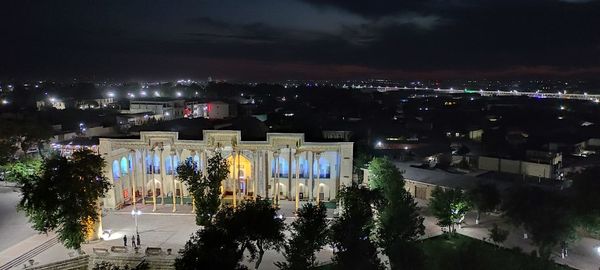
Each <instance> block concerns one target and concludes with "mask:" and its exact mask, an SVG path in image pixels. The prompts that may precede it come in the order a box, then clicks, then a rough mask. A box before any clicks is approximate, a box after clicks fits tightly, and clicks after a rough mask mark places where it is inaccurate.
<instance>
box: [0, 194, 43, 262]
mask: <svg viewBox="0 0 600 270" xmlns="http://www.w3.org/2000/svg"><path fill="white" fill-rule="evenodd" d="M19 199H20V197H19V193H18V191H17V189H16V188H13V187H1V186H0V252H1V251H3V250H5V249H7V248H9V247H11V246H13V245H15V244H17V243H19V242H21V241H23V240H25V239H27V238H29V237H31V236H33V235H35V234H37V233H36V232H35V231H34V230H33V229H32V228H31V226H30V225H29V222H28V221H27V218H26V217H25V215H24V214H23V213H21V212H17V208H16V206H17V204H18V203H19Z"/></svg>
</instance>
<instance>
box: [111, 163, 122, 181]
mask: <svg viewBox="0 0 600 270" xmlns="http://www.w3.org/2000/svg"><path fill="white" fill-rule="evenodd" d="M112 173H113V179H114V180H115V181H116V180H119V177H120V176H121V168H119V162H118V161H116V160H115V161H113V164H112Z"/></svg>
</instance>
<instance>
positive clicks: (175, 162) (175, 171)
mask: <svg viewBox="0 0 600 270" xmlns="http://www.w3.org/2000/svg"><path fill="white" fill-rule="evenodd" d="M173 164H175V167H174V168H173V174H177V167H179V157H178V156H177V155H175V156H173Z"/></svg>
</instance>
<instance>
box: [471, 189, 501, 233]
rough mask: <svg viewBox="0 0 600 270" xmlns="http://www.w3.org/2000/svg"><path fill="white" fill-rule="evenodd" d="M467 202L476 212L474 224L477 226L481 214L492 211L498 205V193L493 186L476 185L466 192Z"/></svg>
mask: <svg viewBox="0 0 600 270" xmlns="http://www.w3.org/2000/svg"><path fill="white" fill-rule="evenodd" d="M467 195H468V197H469V200H470V201H471V203H472V204H473V208H475V210H477V217H476V218H475V224H479V220H480V217H481V213H487V212H491V211H494V210H495V209H496V207H497V206H498V205H499V204H500V193H499V192H498V189H497V188H496V185H494V184H485V183H481V182H479V183H477V185H476V186H475V187H474V188H473V189H471V190H469V191H468V193H467Z"/></svg>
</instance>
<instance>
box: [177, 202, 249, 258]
mask: <svg viewBox="0 0 600 270" xmlns="http://www.w3.org/2000/svg"><path fill="white" fill-rule="evenodd" d="M231 213H233V212H231ZM242 258H243V250H242V251H241V252H240V250H239V244H238V242H237V239H236V238H235V236H234V235H232V234H231V233H230V232H228V231H227V230H225V229H224V228H222V227H221V226H215V225H212V224H211V225H208V226H206V227H205V228H204V229H203V230H199V231H197V232H196V234H194V235H193V236H192V237H191V238H190V240H188V242H187V243H186V244H185V247H184V249H183V250H182V251H180V256H178V257H177V258H176V259H175V269H182V270H188V269H247V267H246V266H243V265H241V263H240V262H241V261H242Z"/></svg>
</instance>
